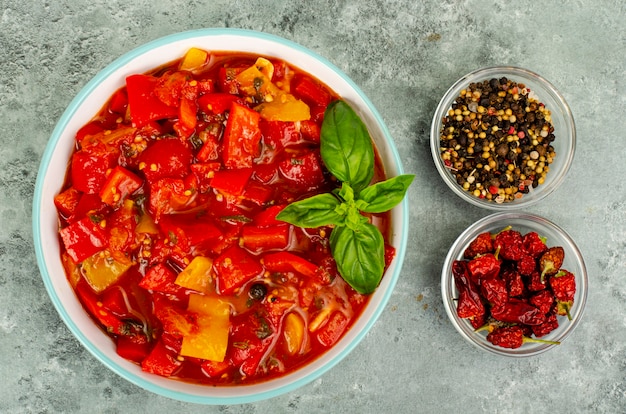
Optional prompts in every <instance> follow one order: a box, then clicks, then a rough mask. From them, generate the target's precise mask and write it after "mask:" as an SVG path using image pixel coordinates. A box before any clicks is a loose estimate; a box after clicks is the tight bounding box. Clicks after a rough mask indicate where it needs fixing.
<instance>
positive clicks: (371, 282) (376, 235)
mask: <svg viewBox="0 0 626 414" xmlns="http://www.w3.org/2000/svg"><path fill="white" fill-rule="evenodd" d="M330 248H331V251H332V253H333V257H334V258H335V261H336V262H337V270H338V271H339V274H340V275H341V277H342V278H343V279H344V280H345V281H346V282H347V283H348V284H349V285H350V286H352V288H354V290H356V291H357V292H359V293H361V294H364V295H365V294H369V293H372V292H374V291H375V290H376V288H377V287H378V284H379V283H380V280H381V279H382V277H383V272H384V270H385V242H384V240H383V235H382V234H381V233H380V231H379V230H378V228H376V226H374V225H372V224H370V223H363V224H362V225H361V226H359V229H358V230H353V229H351V228H350V227H347V226H343V227H336V228H334V229H333V231H332V233H331V234H330Z"/></svg>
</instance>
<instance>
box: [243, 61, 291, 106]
mask: <svg viewBox="0 0 626 414" xmlns="http://www.w3.org/2000/svg"><path fill="white" fill-rule="evenodd" d="M264 72H265V73H264ZM264 72H262V71H260V70H259V68H258V67H256V66H255V65H252V66H250V67H249V68H248V69H246V70H244V71H243V72H241V73H240V74H239V75H237V82H238V83H239V90H240V91H242V92H243V93H244V94H245V95H247V96H256V97H257V98H258V99H261V100H268V99H269V100H272V99H274V97H276V96H278V95H279V94H280V93H282V91H281V90H280V89H279V88H278V86H276V85H274V84H273V83H272V78H270V77H269V76H267V75H266V73H268V72H269V71H268V70H265V71H264ZM272 72H273V69H272Z"/></svg>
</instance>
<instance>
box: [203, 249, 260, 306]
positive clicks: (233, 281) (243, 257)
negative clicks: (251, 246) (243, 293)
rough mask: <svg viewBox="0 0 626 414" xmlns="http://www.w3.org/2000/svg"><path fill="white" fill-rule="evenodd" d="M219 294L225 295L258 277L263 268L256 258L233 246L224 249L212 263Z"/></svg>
mask: <svg viewBox="0 0 626 414" xmlns="http://www.w3.org/2000/svg"><path fill="white" fill-rule="evenodd" d="M214 266H215V271H216V273H217V281H218V289H219V292H220V294H222V295H227V294H231V293H233V292H234V291H235V290H236V289H238V288H240V287H241V286H243V284H244V283H246V282H247V281H248V280H250V279H252V278H254V277H256V276H258V275H260V274H261V273H262V272H263V267H262V266H261V264H260V263H259V261H258V260H257V258H256V257H254V256H252V255H251V254H250V253H248V252H246V251H245V250H244V249H242V248H241V247H239V246H237V245H234V246H231V247H229V248H228V249H226V250H225V251H224V252H223V253H222V254H221V255H220V256H219V257H218V258H217V259H216V260H215V262H214Z"/></svg>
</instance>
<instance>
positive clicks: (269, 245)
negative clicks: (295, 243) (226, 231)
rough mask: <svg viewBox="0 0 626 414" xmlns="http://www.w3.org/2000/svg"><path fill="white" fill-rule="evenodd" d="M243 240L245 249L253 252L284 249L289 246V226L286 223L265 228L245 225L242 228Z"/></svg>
mask: <svg viewBox="0 0 626 414" xmlns="http://www.w3.org/2000/svg"><path fill="white" fill-rule="evenodd" d="M241 239H242V241H243V245H244V247H245V248H247V249H249V250H252V251H253V252H255V251H263V250H271V249H284V248H285V247H287V245H288V244H289V225H288V224H286V223H283V224H278V225H275V226H264V227H258V226H253V225H245V226H243V228H242V233H241Z"/></svg>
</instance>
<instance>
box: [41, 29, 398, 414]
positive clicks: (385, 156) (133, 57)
mask: <svg viewBox="0 0 626 414" xmlns="http://www.w3.org/2000/svg"><path fill="white" fill-rule="evenodd" d="M192 47H199V48H203V49H205V50H214V51H235V52H243V53H252V54H259V55H264V56H272V57H276V58H278V59H282V60H285V61H286V62H288V63H290V64H292V65H294V66H297V67H299V68H303V70H306V72H308V73H310V74H312V75H313V76H315V77H316V78H318V79H319V80H320V81H322V82H324V83H325V84H326V85H328V86H329V87H330V88H332V89H333V90H334V91H335V92H336V93H337V94H339V95H340V96H341V97H342V98H343V99H344V100H346V101H347V102H349V103H350V104H351V106H352V107H353V108H354V109H355V111H356V112H357V113H358V114H359V116H360V117H361V118H362V119H363V121H364V123H365V124H366V126H367V128H368V130H369V132H370V135H371V136H372V139H373V140H374V143H375V145H376V148H377V150H378V153H379V155H380V158H381V160H382V164H383V168H384V169H385V172H386V175H387V176H388V177H393V176H396V175H399V174H401V173H402V172H403V170H402V164H401V161H400V157H399V155H398V152H397V150H396V147H395V144H394V142H393V139H392V137H391V135H390V134H389V131H388V129H387V127H386V126H385V124H384V122H383V120H382V118H381V116H380V115H379V113H378V111H377V110H376V108H375V107H374V106H373V104H372V103H371V101H370V100H369V99H368V98H367V97H366V96H365V94H364V93H363V92H362V91H361V89H360V88H359V87H358V86H357V85H356V84H355V83H354V82H353V81H352V80H351V79H350V78H348V77H347V76H346V75H345V74H344V73H343V72H341V71H340V70H339V69H338V68H337V67H336V66H335V65H333V64H332V63H330V62H329V61H327V60H326V59H324V58H323V57H321V56H319V55H317V54H316V53H314V52H312V51H310V50H308V49H306V48H304V47H302V46H300V45H298V44H296V43H293V42H291V41H288V40H285V39H283V38H280V37H277V36H273V35H269V34H265V33H261V32H255V31H249V30H238V29H201V30H193V31H187V32H182V33H178V34H174V35H170V36H166V37H164V38H160V39H157V40H155V41H152V42H150V43H147V44H145V45H143V46H140V47H138V48H137V49H134V50H132V51H130V52H128V53H127V54H125V55H123V56H121V57H119V58H118V59H116V60H115V61H114V62H112V63H111V64H110V65H108V66H107V67H106V68H104V69H103V70H102V71H101V72H99V73H98V74H97V75H96V76H95V77H94V78H93V79H92V80H91V81H89V82H88V83H87V84H86V85H85V87H84V88H83V89H82V90H81V91H80V92H79V93H78V95H77V96H76V97H75V98H74V99H73V100H72V102H71V103H70V104H69V106H68V108H67V109H66V111H65V112H64V113H63V115H62V116H61V118H60V120H59V122H58V123H57V125H56V127H55V129H54V131H53V132H52V135H51V138H50V140H49V142H48V145H47V147H46V149H45V152H44V154H43V157H42V161H41V164H40V167H39V172H38V177H37V182H36V186H35V193H34V201H33V213H32V214H33V237H34V244H35V252H36V256H37V262H38V265H39V269H40V272H41V275H42V278H43V281H44V284H45V286H46V289H47V291H48V294H49V296H50V298H51V301H52V303H53V304H54V306H55V307H56V309H57V311H58V312H59V314H60V316H61V318H62V319H63V321H64V322H65V324H66V325H67V326H68V328H69V329H70V331H71V332H72V333H73V334H74V336H75V337H76V338H77V339H78V340H79V341H80V342H81V343H82V345H83V346H84V347H85V348H86V349H87V350H88V351H89V352H91V353H92V354H93V355H94V356H95V357H96V358H97V359H98V360H100V361H101V362H102V364H103V365H104V366H106V367H108V368H110V369H111V370H112V371H114V372H115V373H117V374H119V375H120V376H121V377H123V378H124V379H126V380H128V381H130V382H131V383H134V384H135V385H138V386H140V387H142V388H144V389H146V390H148V391H151V392H153V393H156V394H159V395H162V396H165V397H168V398H172V399H176V400H181V401H186V402H193V403H199V404H243V403H249V402H253V401H258V400H263V399H268V398H271V397H275V396H277V395H280V394H284V393H286V392H289V391H292V390H295V389H296V388H298V387H301V386H303V385H305V384H307V383H309V382H311V381H313V380H315V379H316V378H318V377H320V376H321V375H322V374H324V373H325V372H326V371H328V370H329V369H331V368H332V367H334V366H335V365H336V364H337V363H339V361H341V360H342V359H343V358H344V357H346V355H348V354H349V353H350V352H351V351H352V350H353V349H354V348H355V347H356V346H357V345H358V343H359V342H360V341H361V340H362V339H363V338H364V337H365V335H366V334H367V332H368V331H369V330H370V329H371V327H372V326H373V324H374V323H375V322H376V320H377V319H378V317H379V316H380V314H381V313H382V311H383V309H384V308H385V305H386V304H387V302H388V300H389V298H390V296H391V293H392V291H393V288H394V286H395V284H396V282H397V279H398V277H399V275H400V270H401V266H402V265H401V264H402V261H403V258H404V254H405V250H406V240H407V234H408V206H407V201H406V199H405V200H404V201H403V202H401V203H400V204H399V205H398V206H396V207H395V208H394V209H393V210H392V211H391V222H392V224H391V228H390V232H391V236H390V242H391V244H392V245H393V246H395V247H396V252H397V255H396V257H395V259H394V260H393V262H392V263H391V265H390V267H389V268H388V270H387V272H386V274H385V276H384V277H383V279H382V282H381V284H380V285H379V287H378V289H377V290H376V292H375V293H373V294H372V296H371V297H370V300H369V302H368V305H367V306H366V308H365V309H364V311H363V313H362V314H361V316H360V318H359V319H358V320H357V321H356V322H355V324H354V325H353V326H352V328H351V329H350V330H349V331H348V332H346V333H345V334H344V336H343V337H342V338H341V339H340V340H339V341H338V342H337V343H336V344H335V345H333V347H332V348H331V349H329V350H328V351H327V352H326V353H325V354H323V355H321V356H320V357H319V358H318V359H316V360H315V361H313V362H311V363H310V364H308V365H305V366H303V367H301V368H300V369H298V370H296V371H294V372H292V373H290V374H287V375H285V376H282V377H279V378H276V379H273V380H268V381H265V382H261V383H254V384H251V385H241V386H237V385H233V386H226V387H212V386H204V385H198V384H192V383H188V382H183V381H177V380H173V379H168V378H164V377H160V376H157V375H154V374H149V373H146V372H143V371H142V370H141V367H139V366H138V365H136V364H134V363H132V362H130V361H128V360H125V359H123V358H121V357H120V356H118V355H117V353H116V350H115V344H114V342H113V341H112V340H111V338H109V337H108V336H107V335H106V334H105V333H104V332H103V331H102V330H101V329H100V328H99V327H97V326H96V324H95V323H94V322H93V321H92V320H91V318H90V317H89V315H88V314H87V312H85V310H84V309H83V307H82V306H81V304H80V302H79V301H78V299H77V297H76V295H75V294H74V291H73V289H72V287H71V286H70V284H69V283H68V281H67V278H66V276H65V272H64V268H63V265H62V263H61V252H60V246H59V236H58V218H57V211H56V208H55V206H54V201H53V199H54V196H55V195H56V193H57V192H58V191H59V189H60V188H61V186H62V184H63V182H64V180H65V172H66V169H67V165H68V159H69V156H70V154H71V153H72V150H73V148H74V145H75V138H74V137H75V134H76V131H77V130H78V128H80V127H81V126H82V125H84V124H85V123H86V122H88V121H89V120H90V119H91V118H92V117H93V116H94V115H95V114H96V113H97V112H98V111H99V110H100V109H101V108H102V106H103V105H104V103H105V101H106V100H107V99H108V98H109V96H110V95H111V94H112V93H113V92H114V91H115V90H117V89H118V88H120V87H121V86H123V85H124V82H125V78H126V76H128V75H131V74H135V73H145V72H146V71H148V70H151V69H153V68H155V67H158V66H160V65H162V64H165V63H168V62H171V61H174V60H175V59H178V58H180V57H182V56H183V55H184V53H185V52H186V51H187V50H189V49H190V48H192Z"/></svg>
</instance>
